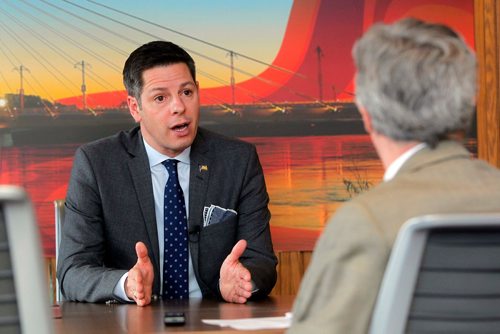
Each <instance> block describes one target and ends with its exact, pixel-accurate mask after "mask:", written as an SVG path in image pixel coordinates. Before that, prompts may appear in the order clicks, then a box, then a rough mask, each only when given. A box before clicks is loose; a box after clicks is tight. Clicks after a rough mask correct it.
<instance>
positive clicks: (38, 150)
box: [0, 135, 476, 257]
mask: <svg viewBox="0 0 500 334" xmlns="http://www.w3.org/2000/svg"><path fill="white" fill-rule="evenodd" d="M243 139H244V140H246V141H248V142H251V143H254V144H255V145H256V146H257V150H258V152H259V157H260V160H261V163H262V166H263V169H264V173H265V178H266V182H267V187H268V192H269V196H270V210H271V213H272V219H271V226H272V227H273V228H275V229H280V232H281V233H284V232H283V231H284V230H283V229H285V228H286V232H287V233H286V238H279V237H280V236H279V235H277V236H274V235H273V239H274V240H275V248H276V249H285V248H287V247H285V246H283V245H281V244H280V243H292V244H294V240H293V239H294V238H295V239H301V232H300V230H299V232H296V233H295V232H294V230H293V229H299V228H300V229H306V230H308V231H316V232H319V231H321V230H322V229H323V227H324V225H325V223H326V222H327V220H328V218H329V217H330V216H331V215H332V213H333V212H334V211H335V210H336V209H337V208H338V206H339V205H341V204H342V203H343V202H345V201H346V200H349V199H350V198H351V197H352V196H355V194H356V192H357V190H359V188H363V187H364V186H366V185H369V186H374V185H376V184H378V183H379V182H380V180H381V179H382V175H383V168H382V164H381V162H380V161H379V159H378V157H377V155H376V152H375V149H374V148H373V146H372V144H371V142H370V139H369V137H368V136H367V135H347V136H319V137H251V138H243ZM78 146H79V144H66V145H52V146H30V147H9V148H1V149H0V184H16V185H20V186H23V187H25V188H26V189H27V191H28V193H29V194H30V196H31V199H32V200H33V202H34V205H35V209H36V213H37V218H38V222H39V226H40V231H41V234H42V240H43V246H44V253H45V256H50V257H53V256H54V254H55V251H54V206H53V200H55V199H58V198H64V197H65V194H66V188H67V182H68V180H69V176H70V171H71V166H72V161H73V155H74V152H75V150H76V148H77V147H78ZM467 146H468V148H469V149H470V150H471V151H472V152H475V151H476V141H475V140H470V141H469V142H468V145H467ZM309 236H310V237H309V239H308V241H307V243H308V244H307V245H300V243H299V244H297V245H298V246H297V247H305V249H309V248H311V247H312V246H313V243H314V238H315V236H316V234H312V237H311V234H309ZM295 241H296V240H295ZM294 245H295V244H294Z"/></svg>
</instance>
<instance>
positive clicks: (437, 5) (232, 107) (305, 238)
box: [0, 0, 476, 257]
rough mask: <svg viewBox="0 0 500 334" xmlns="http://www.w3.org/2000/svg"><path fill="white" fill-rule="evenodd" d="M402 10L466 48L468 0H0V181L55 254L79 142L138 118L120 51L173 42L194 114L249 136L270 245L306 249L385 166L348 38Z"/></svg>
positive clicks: (215, 126) (403, 14)
mask: <svg viewBox="0 0 500 334" xmlns="http://www.w3.org/2000/svg"><path fill="white" fill-rule="evenodd" d="M407 16H413V17H418V18H423V19H426V20H430V21H435V22H442V23H446V24H448V25H450V26H452V27H453V28H454V29H456V30H457V31H459V32H460V33H461V34H462V35H463V37H464V38H465V40H466V41H467V43H468V44H469V45H470V46H471V47H472V48H473V47H474V31H473V20H474V13H473V0H295V1H292V0H277V1H266V0H252V1H230V0H216V1H209V2H207V1H201V0H191V1H188V2H181V3H179V2H173V1H153V0H149V1H140V2H132V1H126V2H123V1H118V0H108V1H98V0H87V1H84V0H78V1H72V2H66V1H44V0H40V1H3V2H2V6H0V184H16V185H21V186H23V187H25V188H26V189H27V191H28V193H29V194H30V196H31V199H32V200H33V202H34V205H35V209H36V213H37V219H38V224H39V227H40V231H41V233H42V238H43V246H44V253H45V254H44V255H45V256H46V257H53V256H54V254H55V250H54V206H53V201H54V200H55V199H61V198H64V197H65V193H66V188H67V183H68V179H69V174H70V169H71V166H72V159H73V154H74V152H75V149H76V148H77V147H78V146H79V145H81V144H83V143H86V142H88V141H91V140H95V139H98V138H101V137H104V136H107V135H111V134H113V133H115V132H117V131H120V130H127V129H130V128H132V127H133V126H134V124H133V121H132V118H131V116H130V115H129V114H128V110H127V108H126V102H125V100H126V93H125V92H124V89H123V85H122V82H121V70H122V67H123V63H124V61H125V59H126V58H127V56H128V54H129V53H130V52H131V51H132V50H134V49H135V48H137V47H138V46H139V45H141V44H144V43H146V42H148V41H151V40H158V39H162V40H169V41H173V42H174V43H176V44H178V45H180V46H182V47H184V48H185V49H186V50H188V52H190V54H191V55H192V56H193V58H194V59H195V61H196V64H197V70H198V71H197V75H198V77H197V80H198V81H199V82H200V87H201V92H200V95H201V103H202V107H201V121H200V123H201V124H200V125H201V126H203V127H206V128H208V129H211V130H214V131H217V132H220V133H223V134H226V135H228V136H234V137H239V138H241V139H243V140H246V141H249V142H251V143H254V144H255V145H256V146H257V149H258V152H259V156H260V160H261V163H262V165H263V168H264V172H265V177H266V182H267V187H268V192H269V195H270V209H271V213H272V219H271V228H272V234H273V240H274V244H275V248H276V250H310V249H312V248H313V247H314V243H315V241H316V239H317V236H318V235H319V233H320V232H321V231H322V229H323V227H324V226H325V224H326V223H327V221H328V218H329V217H330V216H331V215H332V214H333V213H334V212H335V210H336V208H337V207H338V206H339V205H341V204H342V203H343V202H345V201H347V200H349V199H350V198H352V197H353V196H356V195H357V194H358V193H360V192H362V191H365V190H367V189H369V188H370V187H373V186H375V185H376V184H377V183H379V182H380V180H381V178H382V175H383V169H382V165H381V163H380V162H379V160H378V158H377V156H376V153H375V151H374V149H373V147H372V145H371V143H370V140H369V137H368V136H367V135H366V133H365V132H364V130H363V127H362V124H361V120H360V117H359V115H358V113H357V110H356V107H355V105H354V103H353V100H354V87H353V76H354V66H353V62H352V59H351V48H352V45H353V42H354V41H355V40H356V39H357V38H358V37H359V36H360V35H361V34H362V33H363V31H365V30H366V29H367V28H368V27H370V26H371V25H372V24H373V23H375V22H379V21H384V22H392V21H395V20H397V19H399V18H402V17H407ZM468 145H469V148H470V149H471V150H472V151H473V152H475V149H476V140H475V134H474V132H473V131H472V132H471V137H470V139H469V140H468Z"/></svg>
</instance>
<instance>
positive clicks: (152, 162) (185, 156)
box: [142, 137, 191, 168]
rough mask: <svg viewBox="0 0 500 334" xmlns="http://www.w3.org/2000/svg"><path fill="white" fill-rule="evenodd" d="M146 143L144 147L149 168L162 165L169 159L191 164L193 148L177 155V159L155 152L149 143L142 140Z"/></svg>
mask: <svg viewBox="0 0 500 334" xmlns="http://www.w3.org/2000/svg"><path fill="white" fill-rule="evenodd" d="M142 140H143V142H144V147H145V148H146V154H147V155H148V160H149V167H150V168H151V167H153V166H156V165H158V164H161V163H162V162H163V161H164V160H167V159H175V160H179V161H180V162H181V163H185V164H188V165H189V163H190V158H189V154H190V153H191V146H189V147H188V148H186V149H185V150H184V151H182V152H181V153H180V154H179V155H177V156H176V157H175V158H172V157H169V156H168V155H165V154H162V153H160V152H158V151H157V150H155V149H154V148H153V147H152V146H151V145H149V144H148V143H147V141H146V140H145V139H144V137H143V138H142Z"/></svg>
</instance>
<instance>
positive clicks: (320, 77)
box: [316, 45, 323, 102]
mask: <svg viewBox="0 0 500 334" xmlns="http://www.w3.org/2000/svg"><path fill="white" fill-rule="evenodd" d="M316 53H317V55H318V89H319V101H320V102H323V73H322V69H321V57H323V51H322V50H321V47H320V46H319V45H318V47H317V48H316Z"/></svg>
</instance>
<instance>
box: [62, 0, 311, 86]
mask: <svg viewBox="0 0 500 334" xmlns="http://www.w3.org/2000/svg"><path fill="white" fill-rule="evenodd" d="M63 1H65V2H68V3H70V4H72V5H74V4H73V3H71V2H69V1H67V0H63ZM87 1H88V2H90V3H93V4H95V5H98V6H101V7H104V8H107V9H109V10H111V11H114V12H116V13H120V14H122V15H125V16H128V17H131V18H134V19H136V20H139V21H141V22H144V23H148V24H150V25H152V26H155V27H157V28H160V29H164V30H167V31H170V32H173V33H174V34H177V35H180V36H183V37H186V38H189V39H192V40H194V41H197V42H199V43H202V44H205V45H208V46H211V47H213V48H216V49H219V50H222V51H225V52H227V53H233V54H235V55H237V56H239V57H242V58H246V59H248V60H251V61H253V62H256V63H258V64H261V65H266V66H268V67H271V68H274V69H276V70H279V71H283V72H286V73H289V74H293V75H297V76H301V77H304V78H305V76H304V75H302V74H300V73H298V72H294V71H291V70H289V69H286V68H284V67H281V66H277V65H274V64H269V63H266V62H264V61H262V60H259V59H256V58H253V57H250V56H247V55H245V54H243V53H240V52H236V51H233V50H230V49H228V48H225V47H223V46H220V45H217V44H214V43H211V42H208V41H205V40H202V39H200V38H197V37H194V36H191V35H188V34H185V33H182V32H180V31H177V30H174V29H172V28H168V27H165V26H162V25H160V24H158V23H155V22H152V21H149V20H146V19H144V18H142V17H139V16H136V15H132V14H130V13H126V12H124V11H121V10H119V9H116V8H113V7H111V6H107V5H104V4H102V3H99V2H97V1H94V0H87ZM79 7H81V6H79ZM81 8H84V7H81ZM86 10H87V9H86ZM89 11H91V10H90V9H89Z"/></svg>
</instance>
